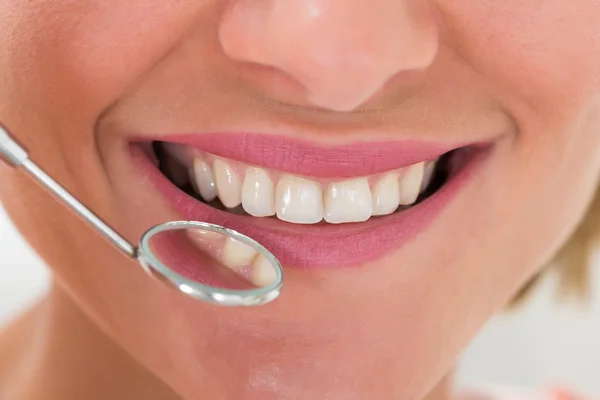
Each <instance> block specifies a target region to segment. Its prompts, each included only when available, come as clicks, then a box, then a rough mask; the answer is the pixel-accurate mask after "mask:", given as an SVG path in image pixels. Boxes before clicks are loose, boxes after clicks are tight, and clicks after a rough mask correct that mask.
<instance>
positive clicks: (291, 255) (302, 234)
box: [131, 145, 491, 268]
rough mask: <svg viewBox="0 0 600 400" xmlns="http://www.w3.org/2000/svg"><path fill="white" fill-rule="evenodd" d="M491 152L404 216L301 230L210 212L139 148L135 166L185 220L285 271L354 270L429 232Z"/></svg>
mask: <svg viewBox="0 0 600 400" xmlns="http://www.w3.org/2000/svg"><path fill="white" fill-rule="evenodd" d="M490 149H491V147H490V146H486V147H478V148H476V149H473V150H474V151H472V152H470V154H469V155H468V156H467V159H466V160H465V164H464V165H462V166H461V167H460V168H459V169H458V171H457V172H456V173H455V174H454V176H451V177H450V178H449V180H448V181H447V182H446V183H445V184H444V185H443V186H442V187H441V188H440V189H439V190H438V191H437V192H436V193H434V194H433V195H432V196H430V197H429V198H427V199H425V200H424V201H422V202H421V203H419V204H417V205H416V206H414V207H411V208H409V209H407V210H405V211H402V212H399V213H395V214H391V215H388V216H385V217H378V218H372V219H369V220H367V221H365V222H361V223H356V224H352V223H351V224H340V225H331V224H318V225H298V224H290V223H287V222H283V221H280V220H278V219H277V218H256V217H250V216H243V215H235V214H231V213H228V212H225V211H221V210H217V209H215V208H212V207H210V206H208V205H206V204H204V203H202V202H200V201H198V200H196V199H195V198H193V197H191V196H189V195H188V194H186V193H184V192H183V191H182V190H180V189H179V188H178V187H176V186H175V185H174V184H173V183H171V181H169V180H168V179H167V178H166V177H165V176H164V175H163V174H162V172H161V171H160V170H159V169H158V168H157V167H156V165H155V164H154V162H153V161H152V160H151V159H150V157H149V156H148V155H147V153H146V152H144V150H143V149H142V147H141V146H139V145H132V146H131V151H132V156H133V158H134V161H135V162H136V163H137V165H138V166H139V167H140V168H141V169H142V173H143V174H144V175H145V176H146V177H148V179H149V180H150V181H152V182H153V183H154V184H155V185H156V187H157V188H158V190H159V191H160V192H161V193H162V194H163V196H164V197H165V198H166V200H167V201H168V202H169V203H170V204H171V206H172V207H173V208H174V210H175V211H176V212H177V213H178V214H180V215H181V216H182V217H183V219H184V220H188V221H202V222H209V223H212V224H217V225H222V226H225V227H227V228H230V229H234V230H236V231H238V232H240V233H243V234H244V235H247V236H250V237H251V238H253V239H255V240H256V241H258V242H259V243H261V244H262V245H263V246H265V247H266V248H267V249H269V250H270V251H271V252H272V253H273V254H274V255H275V256H276V257H277V258H278V259H279V261H280V262H281V263H282V264H283V265H284V266H286V267H301V268H336V267H354V266H359V265H362V264H365V263H367V262H370V261H374V260H376V259H378V258H380V257H382V256H383V255H384V254H385V253H387V252H389V251H392V250H398V249H400V248H401V247H402V246H404V245H405V244H407V243H408V242H410V241H411V240H412V239H414V238H415V237H417V236H418V235H419V234H421V233H422V232H423V231H425V230H426V228H427V227H428V226H429V225H430V224H431V223H432V222H433V221H434V220H435V219H436V217H437V216H438V215H439V214H440V213H441V212H442V211H443V210H444V209H445V207H446V206H447V205H448V204H449V203H450V202H451V200H452V199H453V198H454V197H455V195H456V194H457V193H458V192H459V191H460V190H461V188H463V187H465V186H466V185H467V184H468V182H469V181H470V180H471V178H472V177H473V176H474V175H475V172H476V171H477V170H478V169H479V167H480V166H481V165H482V164H483V163H484V161H485V160H486V159H487V156H488V155H489V153H490V151H489V150H490Z"/></svg>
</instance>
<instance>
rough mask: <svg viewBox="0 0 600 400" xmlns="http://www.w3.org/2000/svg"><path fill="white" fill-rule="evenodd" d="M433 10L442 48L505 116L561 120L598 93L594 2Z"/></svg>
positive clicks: (538, 1)
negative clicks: (483, 84)
mask: <svg viewBox="0 0 600 400" xmlns="http://www.w3.org/2000/svg"><path fill="white" fill-rule="evenodd" d="M440 3H443V4H440V9H441V10H440V11H441V12H442V13H444V15H445V17H446V21H447V23H448V31H449V32H450V37H449V40H450V41H452V42H453V45H454V46H455V48H456V49H457V51H458V52H460V53H461V56H462V57H463V58H465V59H466V61H467V63H468V64H469V65H470V66H471V67H472V68H473V69H475V70H476V72H478V73H480V74H481V75H483V76H484V77H486V78H487V79H488V80H489V81H490V82H491V84H492V88H491V90H494V91H495V92H496V93H497V94H499V95H501V96H502V97H503V98H504V99H505V101H506V102H512V103H516V104H518V107H519V108H518V109H517V110H511V111H516V112H523V113H526V111H525V110H526V109H528V110H529V111H531V110H538V112H548V113H550V112H553V113H555V112H559V113H564V112H568V111H569V110H572V109H576V108H580V106H581V103H582V102H584V101H586V99H588V98H589V97H590V95H592V94H597V93H598V92H599V88H600V3H599V2H598V1H596V0H577V1H574V2H573V1H563V0H550V1H548V0H533V1H526V2H523V1H519V0H502V1H490V0H486V1H474V2H470V3H471V4H469V6H465V5H464V4H465V3H464V2H462V1H461V2H457V1H455V0H448V1H442V0H440ZM512 106H513V108H515V104H512ZM517 117H518V116H517Z"/></svg>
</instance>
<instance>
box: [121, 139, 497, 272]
mask: <svg viewBox="0 0 600 400" xmlns="http://www.w3.org/2000/svg"><path fill="white" fill-rule="evenodd" d="M161 139H162V138H161ZM133 144H134V145H133V146H132V149H134V150H136V151H134V155H136V154H137V155H139V156H141V157H136V158H137V159H138V160H140V161H142V162H143V164H144V166H145V169H146V173H147V175H148V176H149V177H150V179H151V180H152V181H153V182H154V183H155V184H156V186H157V187H158V189H159V190H160V191H161V192H162V194H163V195H164V197H165V198H166V199H167V200H168V201H169V203H171V206H172V207H174V208H175V210H176V211H177V212H178V213H179V214H180V215H182V216H183V218H184V219H186V220H197V221H205V222H210V223H215V224H219V225H223V226H226V227H229V228H232V229H235V230H237V231H239V232H241V233H243V234H246V235H248V236H250V237H252V238H254V239H255V240H257V241H259V242H260V243H262V244H263V245H264V246H265V247H266V248H268V249H269V250H270V251H272V252H273V254H274V255H275V256H276V257H278V258H279V260H280V261H281V262H282V264H283V265H284V266H286V267H303V268H311V267H349V266H359V265H362V264H364V263H366V262H369V261H373V260H375V259H377V258H379V257H381V256H382V255H383V254H385V253H387V252H388V251H392V250H396V249H398V248H400V247H401V246H403V245H404V244H406V243H407V242H409V241H410V240H411V239H413V238H415V237H416V236H418V235H419V234H420V233H422V232H423V231H425V230H426V228H427V227H428V226H429V225H430V224H431V223H432V222H433V221H434V220H435V219H436V217H437V215H438V214H439V213H440V212H441V211H442V210H443V209H444V208H445V206H446V205H447V204H448V203H449V202H450V200H451V199H452V198H453V197H454V195H455V194H456V193H457V192H458V191H459V190H460V188H461V187H463V186H464V185H465V183H466V182H468V181H469V177H470V176H472V175H473V174H472V172H473V171H474V170H475V169H476V167H477V165H478V164H480V163H479V162H478V161H481V160H482V159H483V158H484V157H483V156H484V155H485V154H487V153H488V151H486V150H488V149H489V148H490V146H489V145H487V144H481V143H473V144H460V145H450V146H448V145H446V146H443V145H438V144H431V143H419V142H410V143H408V142H404V143H398V142H391V143H376V144H372V143H364V144H358V145H352V146H346V147H338V148H327V149H323V148H315V147H314V146H311V145H309V144H307V143H304V142H291V141H289V140H287V139H286V140H281V139H277V138H273V137H272V136H269V137H263V136H259V135H244V134H231V135H230V134H203V135H184V136H179V137H169V138H168V141H166V140H154V141H152V142H144V143H142V142H136V143H133Z"/></svg>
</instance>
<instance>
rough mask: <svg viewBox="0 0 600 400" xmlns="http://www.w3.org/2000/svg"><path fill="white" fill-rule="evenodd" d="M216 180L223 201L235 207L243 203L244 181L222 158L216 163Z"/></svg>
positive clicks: (229, 206)
mask: <svg viewBox="0 0 600 400" xmlns="http://www.w3.org/2000/svg"><path fill="white" fill-rule="evenodd" d="M214 174H215V182H216V184H217V192H218V193H219V199H220V200H221V203H223V205H224V206H225V207H227V208H235V207H237V206H239V205H240V204H241V203H242V182H241V180H240V177H239V176H238V174H237V173H236V172H235V171H234V170H233V168H232V167H231V166H230V165H229V164H227V163H225V162H224V161H221V160H215V163H214Z"/></svg>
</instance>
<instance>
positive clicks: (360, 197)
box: [325, 178, 373, 224]
mask: <svg viewBox="0 0 600 400" xmlns="http://www.w3.org/2000/svg"><path fill="white" fill-rule="evenodd" d="M372 212H373V202H372V199H371V190H370V189H369V182H368V181H367V178H357V179H350V180H347V181H342V182H335V183H332V184H330V185H329V187H328V188H327V192H325V221H327V222H329V223H332V224H339V223H342V222H362V221H366V220H368V219H369V218H370V217H371V213H372Z"/></svg>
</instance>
